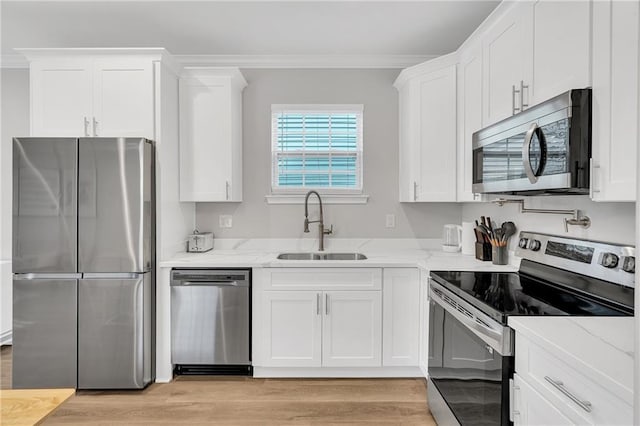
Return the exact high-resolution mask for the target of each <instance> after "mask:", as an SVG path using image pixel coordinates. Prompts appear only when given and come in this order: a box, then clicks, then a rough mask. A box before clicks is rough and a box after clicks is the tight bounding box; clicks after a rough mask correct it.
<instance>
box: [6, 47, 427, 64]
mask: <svg viewBox="0 0 640 426" xmlns="http://www.w3.org/2000/svg"><path fill="white" fill-rule="evenodd" d="M20 51H21V52H22V54H13V55H1V56H0V67H1V68H29V62H28V60H27V59H26V57H25V54H27V55H29V54H32V53H38V54H42V53H46V54H50V55H54V54H56V53H57V54H60V53H69V54H74V53H75V54H79V53H97V52H98V51H99V53H102V54H105V53H110V54H116V53H139V52H149V49H21V50H20ZM159 52H160V51H158V53H159ZM154 53H156V52H154ZM170 57H171V58H172V59H173V60H174V61H175V62H176V63H177V64H179V65H181V66H183V67H237V68H394V69H398V68H407V67H411V66H413V65H416V64H420V63H422V62H425V61H429V60H431V59H434V58H437V57H438V56H437V55H170Z"/></svg>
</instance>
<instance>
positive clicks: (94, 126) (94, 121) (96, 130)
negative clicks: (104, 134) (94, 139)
mask: <svg viewBox="0 0 640 426" xmlns="http://www.w3.org/2000/svg"><path fill="white" fill-rule="evenodd" d="M93 136H98V120H96V118H95V117H93Z"/></svg>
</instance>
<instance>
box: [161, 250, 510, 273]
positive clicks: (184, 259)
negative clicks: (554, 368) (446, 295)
mask: <svg viewBox="0 0 640 426" xmlns="http://www.w3.org/2000/svg"><path fill="white" fill-rule="evenodd" d="M345 251H347V250H331V251H326V252H325V253H331V252H345ZM285 252H296V250H278V251H272V250H212V251H209V252H207V253H178V254H176V255H175V256H174V257H172V258H171V259H169V260H166V261H162V262H160V267H161V268H173V267H182V268H185V267H186V268H188V267H198V268H203V267H211V268H220V267H222V268H226V267H246V268H295V267H299V268H309V267H314V268H316V267H332V268H336V267H348V268H353V267H362V268H372V267H376V268H381V267H410V268H416V267H417V268H422V269H425V270H438V269H443V270H448V271H455V270H471V271H516V270H517V269H518V264H519V259H517V258H515V257H514V256H511V259H512V260H513V263H512V264H510V265H493V264H492V263H491V262H482V261H479V260H476V259H475V257H474V256H471V255H463V254H461V253H445V252H442V251H440V250H433V249H431V250H418V249H396V250H358V252H359V253H363V254H364V255H366V256H367V259H366V260H333V261H329V260H279V259H277V256H278V254H279V253H285Z"/></svg>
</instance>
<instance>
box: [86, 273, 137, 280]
mask: <svg viewBox="0 0 640 426" xmlns="http://www.w3.org/2000/svg"><path fill="white" fill-rule="evenodd" d="M143 276H144V273H143V272H98V273H96V272H85V273H84V274H82V278H84V279H85V280H100V279H109V280H137V279H139V278H141V277H143Z"/></svg>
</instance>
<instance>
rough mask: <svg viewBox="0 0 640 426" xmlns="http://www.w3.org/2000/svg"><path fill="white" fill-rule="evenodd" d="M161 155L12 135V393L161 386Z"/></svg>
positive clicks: (130, 141) (121, 145)
mask: <svg viewBox="0 0 640 426" xmlns="http://www.w3.org/2000/svg"><path fill="white" fill-rule="evenodd" d="M154 193H155V185H154V150H153V145H152V143H151V142H150V141H148V140H146V139H141V138H14V140H13V387H14V388H56V387H73V388H78V389H130V388H143V387H145V386H146V385H147V384H148V383H150V382H151V381H152V380H153V379H154V370H155V366H154V365H153V364H154V332H155V330H154V328H155V327H154V317H155V315H154V304H155V275H154V266H155V265H154V263H155V237H154V236H155V224H154V218H155V196H154Z"/></svg>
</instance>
